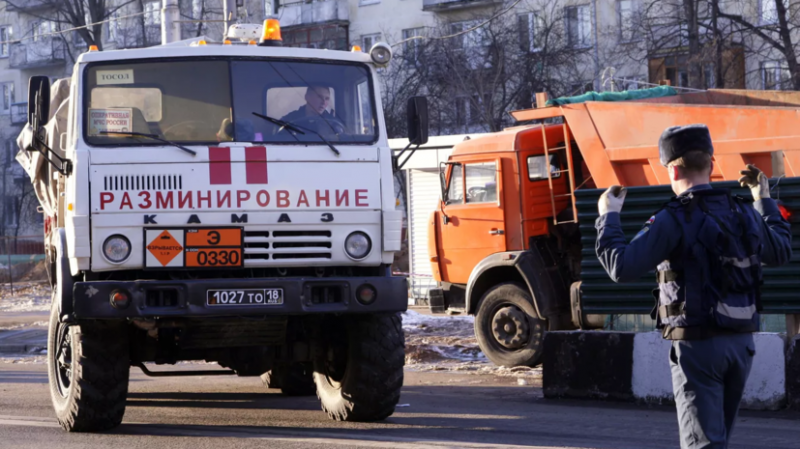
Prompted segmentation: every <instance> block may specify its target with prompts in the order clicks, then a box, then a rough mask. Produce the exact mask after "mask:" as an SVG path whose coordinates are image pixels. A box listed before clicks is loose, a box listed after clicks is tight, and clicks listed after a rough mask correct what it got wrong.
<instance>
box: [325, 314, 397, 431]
mask: <svg viewBox="0 0 800 449" xmlns="http://www.w3.org/2000/svg"><path fill="white" fill-rule="evenodd" d="M315 346H316V347H315V351H314V354H315V357H314V382H315V383H316V384H317V396H318V397H319V400H320V402H321V403H322V410H324V411H325V412H326V413H327V414H328V416H329V417H330V418H331V419H334V420H336V421H379V420H382V419H385V418H387V417H389V416H390V415H391V414H392V413H394V407H395V406H396V405H397V401H398V400H399V399H400V389H401V388H402V387H403V366H404V365H405V337H404V335H403V327H402V320H401V317H400V314H399V313H393V314H375V315H364V316H351V317H344V318H338V319H330V320H328V321H327V322H326V323H325V326H324V327H323V328H322V332H321V333H320V335H319V337H318V338H317V339H316V343H315Z"/></svg>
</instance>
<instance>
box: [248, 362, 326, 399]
mask: <svg viewBox="0 0 800 449" xmlns="http://www.w3.org/2000/svg"><path fill="white" fill-rule="evenodd" d="M261 380H262V381H263V382H264V386H265V387H267V388H280V390H281V393H283V394H285V395H286V396H313V395H314V393H316V391H317V386H316V384H314V365H313V364H312V363H310V362H295V363H281V364H279V365H277V366H275V367H274V368H272V369H271V370H269V371H267V372H266V373H264V374H262V375H261Z"/></svg>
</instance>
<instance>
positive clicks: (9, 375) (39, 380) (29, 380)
mask: <svg viewBox="0 0 800 449" xmlns="http://www.w3.org/2000/svg"><path fill="white" fill-rule="evenodd" d="M46 383H47V373H46V372H44V373H42V372H36V371H0V384H46Z"/></svg>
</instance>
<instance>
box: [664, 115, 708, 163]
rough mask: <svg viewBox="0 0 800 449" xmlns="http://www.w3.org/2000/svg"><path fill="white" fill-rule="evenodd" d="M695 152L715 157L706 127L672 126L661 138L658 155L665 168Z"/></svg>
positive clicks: (699, 125)
mask: <svg viewBox="0 0 800 449" xmlns="http://www.w3.org/2000/svg"><path fill="white" fill-rule="evenodd" d="M695 150H699V151H705V152H706V153H708V154H709V155H711V156H713V155H714V146H713V145H711V134H710V133H709V132H708V127H707V126H706V125H703V124H695V125H685V126H672V127H669V128H667V129H665V130H664V132H663V133H662V134H661V138H660V139H658V154H659V157H660V158H661V165H663V166H665V167H666V166H667V164H669V163H670V162H672V161H674V160H675V159H677V158H679V157H681V156H683V155H684V154H686V153H687V152H689V151H695Z"/></svg>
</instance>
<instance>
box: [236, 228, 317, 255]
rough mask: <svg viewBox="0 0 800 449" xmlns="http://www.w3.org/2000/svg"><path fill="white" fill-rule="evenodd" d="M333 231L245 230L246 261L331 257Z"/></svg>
mask: <svg viewBox="0 0 800 449" xmlns="http://www.w3.org/2000/svg"><path fill="white" fill-rule="evenodd" d="M331 247H332V244H331V231H245V233H244V259H245V261H248V260H249V261H266V260H277V261H292V260H308V259H330V258H331Z"/></svg>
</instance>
